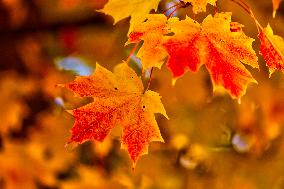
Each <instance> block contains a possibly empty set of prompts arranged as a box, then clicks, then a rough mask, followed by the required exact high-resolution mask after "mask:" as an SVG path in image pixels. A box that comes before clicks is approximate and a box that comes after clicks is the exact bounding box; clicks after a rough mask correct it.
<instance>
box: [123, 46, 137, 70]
mask: <svg viewBox="0 0 284 189" xmlns="http://www.w3.org/2000/svg"><path fill="white" fill-rule="evenodd" d="M138 45H139V42H137V43H135V45H134V47H133V48H132V49H131V51H130V53H129V56H128V57H127V59H126V61H125V63H126V64H128V65H129V62H130V59H131V56H132V55H133V54H134V53H135V51H136V49H137V47H138Z"/></svg>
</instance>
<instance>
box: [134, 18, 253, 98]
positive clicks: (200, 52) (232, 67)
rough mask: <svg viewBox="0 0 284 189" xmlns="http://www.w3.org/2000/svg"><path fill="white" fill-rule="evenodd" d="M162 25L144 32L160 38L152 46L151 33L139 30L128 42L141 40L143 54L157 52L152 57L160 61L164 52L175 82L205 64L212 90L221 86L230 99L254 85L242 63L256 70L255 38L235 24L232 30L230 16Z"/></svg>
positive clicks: (239, 95)
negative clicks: (188, 71) (200, 22)
mask: <svg viewBox="0 0 284 189" xmlns="http://www.w3.org/2000/svg"><path fill="white" fill-rule="evenodd" d="M160 17H162V15H161V16H160ZM152 19H154V17H149V18H148V20H147V21H146V22H149V24H151V23H155V22H156V21H155V20H152ZM159 20H162V19H161V18H160V19H159ZM144 25H146V24H145V23H144ZM155 25H157V23H155ZM161 25H162V27H158V28H155V27H152V28H151V29H150V30H147V32H149V33H152V34H151V35H154V36H156V37H157V38H159V37H160V38H162V39H159V40H156V41H155V43H154V44H155V45H153V46H150V45H149V44H151V42H152V38H148V37H147V36H149V35H150V34H147V32H145V31H143V32H140V33H139V31H141V29H140V28H139V27H137V28H134V30H133V32H132V33H130V35H129V42H132V39H133V37H132V36H136V40H135V41H138V39H140V40H144V44H145V45H147V47H144V44H143V45H142V47H141V48H144V49H143V51H145V50H148V51H149V52H148V53H149V54H151V53H152V52H159V55H155V56H159V58H162V57H163V56H164V55H163V54H164V52H166V53H167V54H168V63H167V66H168V68H169V69H170V70H171V72H172V73H173V77H174V80H175V79H177V78H178V77H181V76H182V75H183V74H184V73H185V72H186V70H187V69H189V70H191V71H194V72H196V71H198V69H199V68H200V66H202V65H203V64H205V66H206V68H207V69H208V71H209V73H210V75H211V79H212V81H213V86H214V89H217V87H218V86H222V87H224V88H225V89H226V90H228V91H229V93H230V94H231V96H232V97H233V98H239V97H241V96H242V95H244V94H245V91H246V87H247V85H248V84H249V83H250V82H256V81H255V80H254V79H253V77H252V75H251V74H250V72H249V71H248V70H247V69H246V68H245V66H244V65H243V64H242V63H245V64H247V65H250V66H252V67H253V68H258V63H257V56H256V54H255V52H254V50H253V49H252V42H253V41H254V39H252V38H249V37H247V36H246V35H245V34H244V33H243V32H242V30H241V26H242V25H240V24H236V23H234V24H233V25H235V26H237V29H236V30H234V28H233V30H232V24H231V13H218V14H216V15H215V16H214V17H212V16H211V15H209V16H207V17H206V18H205V19H204V21H203V23H202V24H199V23H198V22H196V21H194V20H192V19H191V18H189V17H187V18H186V19H185V20H181V21H180V20H179V19H178V18H170V19H169V20H168V21H167V22H166V26H164V25H165V23H164V21H163V22H162V23H161ZM153 28H154V29H153ZM161 28H162V29H161ZM165 28H166V29H165ZM231 30H232V31H231ZM138 34H139V35H138ZM137 36H138V37H137ZM137 38H138V39H137ZM157 41H159V43H157ZM149 47H150V48H149ZM139 52H140V50H139ZM139 52H138V54H139ZM144 54H145V52H144ZM149 57H150V56H149ZM141 61H142V64H143V66H144V67H145V66H146V68H148V66H149V64H145V63H144V61H145V60H144V59H143V57H142V58H141ZM151 66H155V67H160V64H157V61H154V62H153V64H152V65H151Z"/></svg>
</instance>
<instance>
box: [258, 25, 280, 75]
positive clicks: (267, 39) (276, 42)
mask: <svg viewBox="0 0 284 189" xmlns="http://www.w3.org/2000/svg"><path fill="white" fill-rule="evenodd" d="M258 38H259V40H260V43H261V45H260V54H261V55H262V56H263V57H264V59H265V61H266V65H267V66H268V68H269V73H270V76H271V74H272V73H274V72H275V71H276V70H282V71H284V54H283V53H284V40H283V38H281V37H280V36H277V35H274V34H273V30H272V28H271V27H270V25H269V24H268V26H267V27H266V28H265V29H263V30H261V31H260V33H259V34H258Z"/></svg>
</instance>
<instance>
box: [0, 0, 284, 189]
mask: <svg viewBox="0 0 284 189" xmlns="http://www.w3.org/2000/svg"><path fill="white" fill-rule="evenodd" d="M106 2H107V1H106V0H1V1H0V91H1V92H0V105H1V106H0V123H1V125H0V189H37V188H38V189H79V188H80V189H81V188H84V189H93V188H99V189H104V188H119V189H120V188H122V189H123V188H130V189H132V188H133V189H134V188H135V189H136V188H138V189H148V188H149V189H155V188H157V189H159V188H163V189H187V188H191V189H203V188H210V189H215V188H216V189H223V188H224V189H227V188H232V189H268V188H269V189H270V188H272V189H282V188H284V135H283V134H284V133H283V128H282V127H283V125H284V75H283V73H281V72H276V73H274V74H273V75H272V76H271V78H269V74H268V69H267V68H266V66H265V62H264V60H263V58H262V57H260V56H259V64H260V70H255V69H252V68H250V67H248V69H249V70H250V71H251V73H252V74H253V76H254V77H255V78H256V80H257V81H258V84H252V85H250V86H249V87H248V90H247V93H246V95H245V96H244V97H242V98H241V100H240V102H238V101H237V100H233V99H231V97H230V96H229V95H228V94H226V93H215V94H213V93H212V84H211V81H210V78H209V75H208V73H207V71H206V69H204V68H202V69H201V70H200V71H199V72H198V73H187V74H185V76H184V77H182V78H181V79H179V80H178V81H177V83H176V85H175V86H171V73H170V72H169V71H168V70H167V69H166V67H165V66H163V67H162V69H161V70H158V69H154V72H153V81H152V84H151V87H150V89H152V90H154V91H157V92H159V93H160V94H161V96H162V102H163V104H164V106H165V108H166V110H167V113H168V115H169V117H170V120H169V121H168V120H166V119H165V118H163V117H162V116H160V115H157V116H156V118H157V120H158V123H159V127H160V130H161V132H162V136H163V137H164V139H165V143H156V142H153V143H151V145H150V149H149V154H148V155H146V156H142V157H141V158H140V160H139V161H138V164H137V166H136V168H135V169H134V170H132V166H131V165H132V164H131V161H130V159H129V157H128V155H127V152H126V151H124V150H121V149H120V133H119V131H116V130H115V131H113V132H112V133H111V134H110V136H109V137H108V138H107V139H106V140H105V141H104V142H103V143H97V142H86V143H84V144H82V145H79V146H77V147H76V148H73V147H65V144H66V142H67V141H68V138H69V137H70V132H69V131H70V129H71V127H72V125H73V122H74V120H73V118H72V116H71V115H70V114H68V113H67V112H66V111H65V109H73V108H76V107H79V106H82V105H84V104H86V103H88V102H90V99H82V98H76V97H74V96H73V94H72V93H70V92H68V91H67V90H65V89H62V88H59V87H56V84H59V83H66V82H68V81H71V80H73V79H74V78H75V76H76V75H90V74H91V73H92V72H93V70H94V69H95V64H96V62H98V63H100V64H101V65H103V66H104V67H106V68H108V69H110V70H111V69H112V68H113V67H114V66H115V65H116V64H118V63H120V62H121V61H122V60H126V59H127V57H128V55H129V53H130V51H131V49H132V46H131V45H129V46H126V47H125V46H124V43H125V42H126V41H127V32H128V27H129V18H127V19H124V20H122V21H120V22H119V23H118V24H116V25H113V19H112V18H111V17H110V16H106V15H104V14H102V13H98V12H96V11H95V10H98V9H101V8H103V6H104V4H105V3H106ZM247 2H248V3H249V4H250V5H251V8H252V10H253V11H254V13H255V15H256V17H257V18H258V20H259V21H260V23H261V24H262V25H263V26H266V25H267V24H268V22H269V23H270V25H271V26H272V28H273V29H274V32H275V34H277V35H280V36H282V37H284V4H280V9H279V11H278V12H277V15H276V18H275V19H273V18H272V2H271V1H270V0H258V1H254V0H248V1H247ZM171 5H172V2H171V1H163V2H161V3H160V6H159V9H158V12H159V13H161V12H163V11H164V10H166V9H167V8H168V7H170V6H171ZM141 8H143V7H141ZM207 8H208V12H207V13H202V14H198V15H197V16H196V17H195V18H196V20H198V21H201V20H203V19H204V18H205V16H206V14H208V13H214V11H215V8H214V7H212V6H209V5H208V7H207ZM138 9H139V7H138ZM190 9H191V8H190V7H188V8H187V9H186V10H184V9H180V10H178V11H177V12H176V15H177V16H179V17H180V18H184V17H185V15H186V14H187V15H189V16H191V17H192V16H193V13H192V11H191V10H190ZM218 10H219V11H232V12H233V21H237V22H240V23H242V24H243V25H245V28H244V29H243V30H244V32H245V33H246V34H247V35H248V36H250V37H253V38H255V39H257V30H256V27H255V25H254V23H253V20H252V19H250V17H249V16H248V15H247V14H246V13H245V12H244V11H243V10H242V9H241V8H239V7H238V6H236V4H234V3H233V2H231V1H230V0H220V1H218ZM254 49H255V51H256V52H257V54H258V51H259V42H258V41H257V40H256V42H254ZM131 64H132V65H133V68H135V69H137V70H138V71H139V60H137V58H135V57H134V56H133V57H132V60H131ZM137 65H138V66H137Z"/></svg>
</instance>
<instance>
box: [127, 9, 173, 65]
mask: <svg viewBox="0 0 284 189" xmlns="http://www.w3.org/2000/svg"><path fill="white" fill-rule="evenodd" d="M166 33H168V31H167V17H165V16H164V15H162V14H149V15H147V22H143V23H141V24H139V25H136V26H135V27H134V29H133V31H131V33H130V34H129V39H128V41H127V43H126V45H127V44H129V43H137V42H139V41H140V40H144V44H143V46H142V47H141V48H140V49H139V51H138V53H137V54H136V56H137V57H138V58H139V59H140V60H141V61H142V63H143V69H148V68H152V67H158V68H161V66H162V64H163V63H164V58H165V57H166V56H167V53H166V52H165V50H164V49H163V47H162V46H161V45H160V44H161V40H162V37H163V35H164V34H166Z"/></svg>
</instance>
